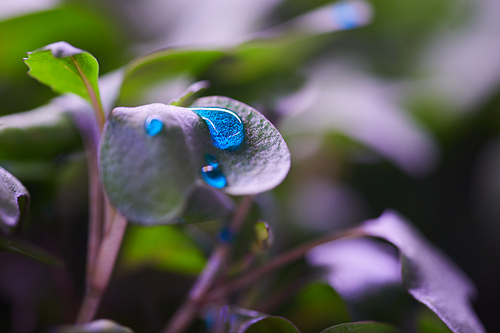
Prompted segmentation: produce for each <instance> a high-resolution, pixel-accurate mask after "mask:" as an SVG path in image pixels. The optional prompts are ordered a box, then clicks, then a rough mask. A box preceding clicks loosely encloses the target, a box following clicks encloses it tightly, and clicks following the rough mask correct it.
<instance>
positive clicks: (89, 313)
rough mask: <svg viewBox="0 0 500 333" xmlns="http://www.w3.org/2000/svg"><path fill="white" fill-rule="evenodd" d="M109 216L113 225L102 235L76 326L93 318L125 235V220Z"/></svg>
mask: <svg viewBox="0 0 500 333" xmlns="http://www.w3.org/2000/svg"><path fill="white" fill-rule="evenodd" d="M109 216H110V217H111V218H113V223H112V224H111V227H110V229H109V231H108V232H107V233H106V234H105V235H104V237H103V240H102V243H101V246H100V248H99V253H98V255H97V258H96V261H95V265H94V269H93V272H92V277H91V280H90V284H89V285H87V290H86V292H85V297H84V299H83V303H82V306H81V308H80V312H79V314H78V317H77V320H76V322H77V324H83V323H87V322H89V321H91V320H92V319H93V318H94V316H95V314H96V312H97V309H98V307H99V304H100V303H101V300H102V296H103V294H104V291H105V290H106V287H107V286H108V283H109V280H110V278H111V274H112V272H113V268H114V266H115V262H116V258H117V256H118V252H119V250H120V246H121V243H122V239H123V235H124V234H125V229H126V227H127V220H126V219H125V218H124V217H123V216H122V215H120V213H118V212H115V214H109Z"/></svg>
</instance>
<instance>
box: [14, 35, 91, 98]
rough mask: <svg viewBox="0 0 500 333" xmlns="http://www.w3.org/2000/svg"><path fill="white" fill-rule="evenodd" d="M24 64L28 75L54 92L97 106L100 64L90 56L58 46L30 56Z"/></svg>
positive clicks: (30, 53)
mask: <svg viewBox="0 0 500 333" xmlns="http://www.w3.org/2000/svg"><path fill="white" fill-rule="evenodd" d="M24 62H25V63H26V64H27V65H28V67H29V68H30V70H29V72H28V74H29V75H31V76H32V77H34V78H35V79H37V80H38V81H40V82H41V83H43V84H45V85H47V86H49V87H51V88H52V89H53V90H54V91H55V92H58V93H61V94H64V93H73V94H76V95H78V96H80V97H82V98H84V99H86V100H87V101H88V102H89V103H91V104H92V105H94V106H97V105H100V98H99V87H98V85H97V79H98V76H99V64H98V63H97V60H96V59H95V58H94V57H93V56H92V55H91V54H90V53H88V52H86V51H83V50H80V49H78V48H76V47H74V46H72V45H70V44H68V43H66V42H57V43H53V44H49V45H47V46H45V47H43V48H41V49H39V50H36V51H33V52H29V53H28V58H25V59H24Z"/></svg>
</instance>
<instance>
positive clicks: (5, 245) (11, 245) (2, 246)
mask: <svg viewBox="0 0 500 333" xmlns="http://www.w3.org/2000/svg"><path fill="white" fill-rule="evenodd" d="M0 251H9V252H14V253H18V254H21V255H24V256H27V257H30V258H32V259H35V260H38V261H41V262H43V263H46V264H49V265H52V266H56V267H62V266H63V263H62V262H61V261H60V260H59V259H57V258H55V257H54V256H52V255H51V254H49V253H47V252H46V251H45V250H43V249H41V248H39V247H37V246H35V245H33V244H29V243H26V242H24V241H21V240H14V239H9V238H5V237H2V236H0Z"/></svg>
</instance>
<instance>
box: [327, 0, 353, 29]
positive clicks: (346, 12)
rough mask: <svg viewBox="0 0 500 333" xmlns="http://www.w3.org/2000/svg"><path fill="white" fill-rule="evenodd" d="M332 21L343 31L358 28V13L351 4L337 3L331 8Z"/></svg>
mask: <svg viewBox="0 0 500 333" xmlns="http://www.w3.org/2000/svg"><path fill="white" fill-rule="evenodd" d="M332 11H333V16H334V17H333V19H334V20H335V21H337V22H338V24H339V25H340V27H341V28H342V29H345V30H349V29H354V28H356V27H357V26H359V13H358V10H357V8H356V6H354V5H353V4H351V3H337V4H334V5H333V6H332Z"/></svg>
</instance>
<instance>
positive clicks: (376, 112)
mask: <svg viewBox="0 0 500 333" xmlns="http://www.w3.org/2000/svg"><path fill="white" fill-rule="evenodd" d="M331 3H332V1H327V0H314V1H313V0H311V1H303V0H239V1H232V0H224V1H222V0H220V1H203V0H185V1H156V0H144V1H134V0H128V1H127V0H104V1H97V0H85V1H82V0H72V1H69V0H68V1H58V0H22V1H21V0H3V1H2V2H1V3H0V20H1V21H0V115H2V116H4V117H2V118H1V119H2V120H1V121H0V140H1V142H0V163H1V166H2V167H4V168H5V169H7V170H8V171H9V172H11V173H12V174H13V175H14V176H16V177H17V178H19V179H20V180H21V181H22V182H23V184H24V185H25V186H26V187H27V188H28V190H29V191H30V193H31V198H32V204H31V209H30V212H29V214H28V217H27V220H26V221H25V223H24V225H23V226H22V229H21V230H20V232H19V233H18V235H17V237H18V238H19V239H22V240H25V241H29V242H31V243H33V244H36V245H38V246H39V247H41V248H44V249H46V250H47V251H49V252H50V253H52V254H53V255H55V256H56V257H58V258H60V259H61V260H62V261H63V262H64V268H56V267H49V266H46V265H44V264H42V263H39V262H36V261H34V260H31V259H29V258H24V257H20V256H18V255H16V254H13V253H8V252H0V267H1V268H0V330H1V331H16V332H31V331H43V330H45V329H46V328H47V327H49V326H51V325H55V324H61V323H70V322H72V321H73V318H74V316H75V314H76V310H77V308H78V305H79V299H80V297H81V296H82V293H83V286H84V284H83V277H84V266H85V248H86V233H87V226H86V223H87V185H86V184H87V175H86V164H85V156H84V154H83V148H82V144H81V141H80V139H79V137H78V133H77V132H76V129H75V128H74V126H73V125H72V124H71V121H69V119H68V118H67V116H66V115H65V114H64V113H63V112H62V111H64V110H63V109H64V106H61V104H57V103H55V102H50V101H51V100H52V99H53V98H54V97H55V96H56V95H55V93H53V92H52V91H51V90H50V89H49V88H47V87H45V86H43V85H41V84H39V83H38V82H36V81H35V80H33V79H31V78H29V77H28V76H27V75H26V72H27V67H26V66H25V65H24V64H23V62H22V58H23V57H25V56H26V52H28V51H33V50H35V49H37V48H40V47H42V46H44V45H47V44H49V43H53V42H57V41H61V40H64V41H66V42H68V43H70V44H72V45H74V46H76V47H78V48H81V49H84V50H86V51H88V52H90V53H91V54H93V55H94V56H95V57H96V58H97V59H98V61H99V64H100V73H101V75H106V74H107V73H112V72H113V71H115V70H118V69H120V68H122V67H123V66H125V67H124V69H123V71H124V73H125V75H126V78H125V81H124V83H123V86H122V88H121V92H120V94H119V98H118V101H117V103H116V104H117V105H120V106H132V105H140V104H144V103H150V102H164V103H168V102H169V101H170V100H171V99H172V98H174V97H175V96H176V95H178V94H179V93H180V92H182V91H183V90H184V89H185V88H186V87H187V86H188V85H189V84H190V83H192V82H194V81H197V80H208V81H210V82H211V87H210V88H209V89H208V90H207V91H206V92H204V94H206V95H211V94H217V95H225V96H229V97H231V98H234V99H238V100H241V101H242V102H244V103H247V104H249V105H252V106H254V107H255V108H256V109H258V110H259V111H261V112H262V113H264V114H265V115H266V117H268V119H270V120H271V121H273V122H274V123H275V124H276V126H277V127H278V128H279V129H280V131H281V132H282V134H283V136H284V138H285V140H286V141H287V143H288V145H289V148H290V151H291V154H292V168H291V171H290V173H289V176H288V177H287V179H286V180H285V181H284V182H283V184H281V185H280V186H279V187H278V188H276V190H274V191H272V192H271V193H264V194H262V195H260V196H258V197H257V198H256V205H255V207H254V211H253V213H252V214H251V216H253V217H261V218H263V219H264V220H265V221H267V222H268V223H269V225H270V226H271V228H272V229H273V230H274V236H275V244H274V246H273V248H272V249H271V250H268V251H265V252H264V253H259V254H258V255H257V257H256V258H255V261H256V262H259V261H262V260H264V258H266V256H269V255H272V253H278V252H281V251H283V250H284V249H287V248H290V247H291V246H293V245H296V244H299V243H300V242H302V241H305V240H306V239H309V238H311V237H314V236H317V235H321V234H323V233H325V232H327V231H330V230H339V229H343V228H347V227H350V226H353V225H355V224H356V223H358V222H360V221H362V220H363V219H367V218H372V217H375V216H378V215H379V214H380V213H381V212H382V211H383V210H385V209H386V208H388V207H390V208H394V209H396V210H397V211H399V212H400V213H401V214H403V215H405V216H406V217H408V218H409V219H410V220H411V221H412V222H413V223H414V224H415V225H416V226H417V227H418V228H419V229H420V230H421V231H422V233H423V234H424V235H425V236H426V237H427V238H428V239H429V240H430V241H431V242H433V243H434V244H436V245H437V246H438V247H440V248H441V249H442V250H443V251H444V252H445V253H447V254H448V255H449V256H450V257H451V258H452V259H453V260H454V261H455V262H456V263H457V264H458V265H459V266H460V267H461V268H462V269H463V270H464V271H465V272H466V273H467V274H468V275H469V276H470V277H471V279H472V280H473V281H474V283H475V284H476V285H477V289H478V297H477V301H476V302H475V303H474V305H475V309H476V311H477V313H478V316H479V317H480V319H481V320H482V322H483V323H484V325H485V327H486V329H487V331H495V330H496V328H497V327H499V325H500V317H498V313H497V312H498V311H497V309H498V301H499V300H500V288H499V283H498V281H500V265H498V263H499V262H500V247H499V244H500V242H499V241H498V239H500V223H499V221H500V208H499V207H500V205H499V204H498V201H499V199H500V172H499V170H500V136H499V134H500V116H499V115H500V113H499V110H500V57H499V56H498V54H500V20H498V17H500V2H498V1H496V0H476V1H472V0H457V1H451V0H408V1H398V0H371V1H368V2H360V3H362V4H363V6H365V7H363V8H365V9H366V8H369V9H371V12H370V13H371V15H372V21H371V23H369V24H368V25H366V26H364V27H359V28H357V29H345V30H343V29H337V30H338V31H334V32H329V31H321V29H319V30H318V29H316V28H314V27H313V26H314V25H311V24H310V23H304V22H303V21H300V19H296V18H297V17H301V15H303V14H304V13H307V12H309V11H311V10H314V9H316V8H320V7H321V6H324V5H327V4H331ZM275 27H278V28H275ZM346 27H347V28H350V27H348V26H346ZM315 29H316V30H315ZM158 49H164V50H162V51H161V52H160V53H155V54H152V55H150V56H146V57H143V58H139V59H137V60H134V59H135V58H136V57H138V56H142V55H145V54H148V53H151V52H153V51H157V50H158ZM101 83H103V82H101ZM103 84H104V83H103ZM101 89H103V90H104V89H105V88H104V87H101ZM49 102H50V104H47V103H49ZM46 104H47V105H46ZM29 110H34V111H30V112H31V113H29V114H19V115H13V114H15V113H18V112H24V111H29ZM11 114H12V115H11ZM31 122H32V123H31ZM23 126H24V127H23ZM19 128H20V130H19ZM220 227H221V221H211V222H205V223H202V224H198V225H191V224H187V225H183V226H181V227H177V226H166V227H157V228H152V229H143V228H138V227H133V228H129V230H128V232H127V235H126V238H125V242H124V245H123V251H122V254H121V258H120V260H119V263H118V266H117V270H116V273H115V275H114V277H113V279H112V281H111V284H110V288H109V291H108V292H107V294H106V296H105V298H104V301H103V305H102V307H101V309H100V310H99V313H98V317H99V318H109V319H113V320H116V321H117V322H119V323H121V324H123V325H126V326H129V327H131V328H133V329H134V330H136V331H137V332H154V331H158V330H159V329H160V328H161V327H162V325H163V324H164V323H165V320H166V318H167V317H168V314H169V313H171V312H172V311H174V310H175V308H176V307H177V306H178V305H179V304H180V301H181V299H182V297H183V295H184V294H185V292H186V291H187V290H188V289H189V286H190V284H191V282H192V281H193V279H194V276H195V274H197V273H198V272H199V271H200V269H201V268H202V266H203V264H204V261H205V258H206V256H207V254H208V253H209V251H210V249H211V247H212V245H213V244H214V241H215V239H216V237H217V236H216V235H217V232H218V230H219V229H220ZM157 229H158V230H157ZM250 229H251V226H250ZM249 242H250V241H249V240H242V242H241V244H242V245H240V247H241V249H240V248H239V249H238V251H239V252H238V253H246V252H248V249H249V248H250V247H251V244H249ZM368 243H369V244H368ZM368 243H363V242H361V243H359V244H356V243H353V244H349V245H348V246H347V245H346V246H347V248H349V249H350V250H349V251H348V252H342V251H341V250H342V249H338V251H340V252H337V253H339V255H338V257H342V258H344V256H345V257H348V255H345V254H342V253H351V254H352V253H360V254H359V255H358V257H363V256H364V253H370V255H368V256H367V258H365V261H366V262H369V261H370V259H369V258H371V257H370V256H373V257H377V256H379V257H377V258H376V259H373V260H375V262H384V263H386V264H387V265H380V266H379V267H378V268H377V267H371V268H370V267H369V268H367V269H357V268H356V269H355V268H353V267H354V266H355V264H353V263H352V261H349V262H347V263H346V262H345V261H344V262H339V260H337V262H334V263H330V265H333V267H336V268H337V269H336V271H338V274H337V278H333V280H332V279H331V278H329V279H326V280H325V279H324V278H325V277H326V276H327V275H328V272H327V271H325V270H322V269H320V268H315V267H313V266H314V262H315V260H314V259H309V260H303V261H300V262H298V263H296V264H293V265H290V266H289V267H287V268H286V269H284V270H282V271H280V272H279V274H275V275H274V276H271V277H270V278H269V279H266V281H262V282H261V283H260V284H259V285H258V286H257V287H252V288H249V290H247V291H246V292H245V293H244V294H243V295H241V298H240V299H239V300H238V303H239V304H241V305H242V306H243V305H244V306H246V307H249V308H255V309H256V310H258V311H262V312H268V313H272V314H276V315H283V316H285V317H286V318H288V319H290V320H291V321H292V322H294V323H296V325H297V326H298V328H299V329H301V330H302V332H319V331H320V330H321V329H324V328H326V327H328V326H329V325H333V324H337V323H342V322H347V321H349V320H365V319H370V320H380V321H386V322H392V323H395V324H397V325H399V326H400V327H403V330H404V332H422V333H423V332H446V331H447V329H446V328H445V327H443V325H442V323H441V322H440V321H439V319H437V317H435V315H434V314H432V313H431V312H430V311H429V310H426V309H424V307H423V306H419V305H417V304H416V302H415V301H413V300H411V299H410V298H409V297H408V295H406V294H405V293H404V292H402V289H401V286H400V281H399V280H394V279H393V277H391V276H390V274H389V273H390V272H391V270H393V269H396V270H397V264H394V262H395V256H396V253H395V250H394V248H392V247H390V246H388V245H387V244H385V243H381V242H368ZM339 247H342V246H339ZM361 249H366V251H365V252H359V251H361ZM356 251H358V252H356ZM379 252H380V255H379V254H377V253H379ZM239 256H240V258H239V257H238V256H237V258H236V259H242V258H243V257H244V255H243V254H242V255H239ZM333 256H335V255H333ZM377 260H378V261H377ZM340 261H342V260H340ZM353 261H355V260H353ZM359 264H360V265H361V267H366V266H370V265H368V264H366V263H363V262H361V263H359ZM346 265H347V266H348V267H347V268H345V267H344V266H346ZM363 265H364V266H363ZM395 265H396V266H395ZM372 266H373V265H372ZM388 267H389V268H388ZM394 267H396V268H394ZM344 268H345V269H344ZM370 269H372V271H370ZM381 270H385V272H381ZM353 271H355V272H357V274H360V275H361V276H364V277H365V278H366V279H368V280H366V279H365V280H363V279H361V280H360V281H361V282H359V281H357V282H356V281H352V280H350V279H349V278H348V277H349V276H352V274H354V273H352V272H353ZM342 272H345V273H342ZM388 272H389V273H388ZM342 274H346V275H345V276H344V277H343V276H342ZM349 274H351V275H349ZM377 274H379V275H380V276H381V277H380V279H379V280H378V282H380V281H382V282H383V283H375V284H374V285H373V284H371V282H373V281H370V279H369V277H373V276H378V275H377ZM384 274H385V275H384ZM346 277H347V278H346ZM372 280H373V279H372ZM319 281H329V282H330V285H328V284H326V283H320V282H319ZM332 281H333V282H332ZM335 281H337V282H335ZM339 281H340V282H339ZM342 281H343V282H342ZM346 281H348V282H349V281H350V282H352V283H354V282H356V283H360V284H359V285H358V286H355V285H354V284H352V285H350V284H349V283H347V282H346ZM335 283H338V284H337V285H335ZM343 283H344V284H343ZM345 283H347V284H345ZM398 283H399V284H398ZM363 286H373V287H370V288H363ZM332 287H333V288H334V289H332ZM353 288H354V289H353ZM364 289H366V290H364ZM352 290H357V292H355V293H354V294H353V293H352ZM283 304H286V305H283ZM198 327H202V325H201V324H200V325H198ZM195 328H196V327H195Z"/></svg>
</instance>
